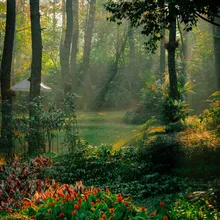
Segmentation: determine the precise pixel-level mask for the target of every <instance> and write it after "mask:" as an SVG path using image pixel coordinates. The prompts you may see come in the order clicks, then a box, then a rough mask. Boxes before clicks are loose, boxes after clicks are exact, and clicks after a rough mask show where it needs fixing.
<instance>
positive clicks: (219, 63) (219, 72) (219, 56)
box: [213, 17, 220, 90]
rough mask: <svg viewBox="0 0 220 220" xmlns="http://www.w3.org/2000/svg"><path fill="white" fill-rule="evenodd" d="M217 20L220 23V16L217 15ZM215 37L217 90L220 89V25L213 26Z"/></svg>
mask: <svg viewBox="0 0 220 220" xmlns="http://www.w3.org/2000/svg"><path fill="white" fill-rule="evenodd" d="M215 22H216V23H218V24H220V18H217V17H216V18H215ZM213 37H214V54H215V72H216V87H217V90H220V27H217V26H213Z"/></svg>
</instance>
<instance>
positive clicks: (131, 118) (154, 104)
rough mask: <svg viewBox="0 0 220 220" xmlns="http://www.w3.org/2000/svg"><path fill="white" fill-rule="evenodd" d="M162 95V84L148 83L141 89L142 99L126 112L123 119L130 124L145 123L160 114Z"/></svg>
mask: <svg viewBox="0 0 220 220" xmlns="http://www.w3.org/2000/svg"><path fill="white" fill-rule="evenodd" d="M162 96H163V95H162V89H161V85H157V84H156V83H147V85H146V88H143V89H142V90H141V94H140V100H141V101H140V102H139V104H137V106H136V107H135V108H133V109H130V110H128V111H127V112H126V113H125V115H124V118H123V120H124V121H125V122H126V123H130V124H143V123H144V122H146V121H147V120H149V119H150V118H151V117H152V116H155V115H157V116H158V115H159V114H160V113H161V109H162V105H163V100H162Z"/></svg>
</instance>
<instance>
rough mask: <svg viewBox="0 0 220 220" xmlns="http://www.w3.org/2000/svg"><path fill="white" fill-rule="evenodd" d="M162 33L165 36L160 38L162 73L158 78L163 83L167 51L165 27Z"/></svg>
mask: <svg viewBox="0 0 220 220" xmlns="http://www.w3.org/2000/svg"><path fill="white" fill-rule="evenodd" d="M161 35H162V36H163V38H162V39H161V40H160V74H159V76H158V79H159V80H160V82H161V83H163V82H164V73H165V69H166V53H165V47H164V43H165V29H163V30H162V31H161Z"/></svg>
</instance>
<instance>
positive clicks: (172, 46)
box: [166, 16, 179, 100]
mask: <svg viewBox="0 0 220 220" xmlns="http://www.w3.org/2000/svg"><path fill="white" fill-rule="evenodd" d="M177 45H178V43H177V42H176V17H175V16H174V18H173V21H172V22H171V23H170V28H169V42H168V43H167V44H166V49H167V50H168V70H169V71H168V72H169V84H170V97H171V98H172V99H173V100H178V99H179V93H178V88H177V74H176V62H175V51H176V48H177Z"/></svg>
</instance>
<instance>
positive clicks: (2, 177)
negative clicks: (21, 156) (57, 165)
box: [0, 157, 51, 211]
mask: <svg viewBox="0 0 220 220" xmlns="http://www.w3.org/2000/svg"><path fill="white" fill-rule="evenodd" d="M48 166H51V161H50V160H49V158H43V157H36V158H34V159H30V160H29V161H26V162H21V161H14V162H13V163H12V164H9V165H1V166H0V201H1V203H0V210H4V211H5V210H16V209H18V208H19V207H20V206H21V205H22V204H23V199H24V198H26V199H30V198H31V197H32V196H33V194H34V193H35V191H36V190H39V191H40V190H41V189H44V187H45V185H44V179H45V177H44V175H43V170H44V168H45V167H48Z"/></svg>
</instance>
